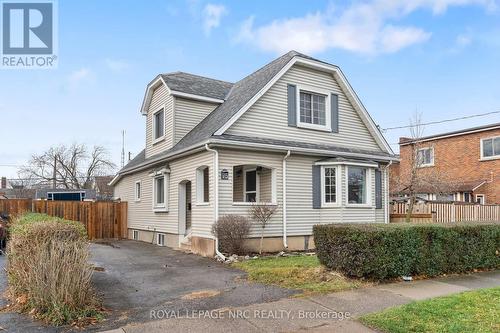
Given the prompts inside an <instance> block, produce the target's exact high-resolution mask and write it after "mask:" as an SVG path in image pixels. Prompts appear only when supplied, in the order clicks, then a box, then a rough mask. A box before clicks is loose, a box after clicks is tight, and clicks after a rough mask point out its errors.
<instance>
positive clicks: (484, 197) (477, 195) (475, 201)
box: [474, 194, 486, 205]
mask: <svg viewBox="0 0 500 333" xmlns="http://www.w3.org/2000/svg"><path fill="white" fill-rule="evenodd" d="M474 197H475V199H476V200H474V203H477V197H481V198H483V203H482V205H486V195H484V194H476V195H474Z"/></svg>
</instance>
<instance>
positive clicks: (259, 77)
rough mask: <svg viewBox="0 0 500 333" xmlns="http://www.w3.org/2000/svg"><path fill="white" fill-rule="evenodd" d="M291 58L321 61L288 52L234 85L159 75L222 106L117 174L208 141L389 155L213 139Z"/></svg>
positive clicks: (190, 76) (182, 75) (176, 87)
mask: <svg viewBox="0 0 500 333" xmlns="http://www.w3.org/2000/svg"><path fill="white" fill-rule="evenodd" d="M295 56H300V57H302V58H305V59H310V60H315V61H319V62H323V61H320V60H317V59H314V58H312V57H309V56H307V55H304V54H302V53H299V52H296V51H290V52H288V53H286V54H285V55H283V56H281V57H279V58H277V59H275V60H273V61H272V62H270V63H268V64H267V65H265V66H264V67H262V68H260V69H259V70H257V71H255V72H254V73H252V74H250V75H248V76H247V77H245V78H243V79H241V80H240V81H238V82H236V83H234V84H232V83H229V82H224V81H219V80H213V79H210V78H205V77H201V76H197V75H193V74H188V73H183V72H175V73H170V74H162V77H163V79H164V80H165V83H166V84H167V85H168V86H169V88H170V89H171V90H175V91H180V92H185V93H189V94H195V95H202V96H206V97H212V98H218V99H224V100H225V101H224V103H222V104H220V105H219V106H218V107H217V108H216V109H215V110H214V111H212V112H211V113H209V114H208V115H207V117H205V119H203V120H202V121H201V122H200V123H199V124H198V125H196V126H195V127H194V128H193V129H192V130H191V131H190V132H189V133H187V134H186V135H185V136H184V137H183V138H182V139H181V140H180V141H179V142H178V143H177V144H176V145H175V146H174V147H172V148H171V149H169V150H167V151H164V152H162V153H160V154H157V155H155V156H154V157H150V158H148V159H146V158H145V153H144V151H142V152H141V153H139V154H138V155H137V156H136V157H135V158H134V159H133V160H132V161H130V162H129V163H128V164H127V165H126V166H125V167H124V168H123V169H122V170H120V173H122V172H124V171H128V170H130V169H134V168H135V167H137V166H138V165H142V164H147V163H148V162H149V161H158V160H161V158H162V156H163V157H165V156H168V155H170V154H172V153H173V152H175V151H177V150H180V149H183V148H187V147H190V146H193V145H196V144H198V143H200V142H202V141H204V140H207V139H210V138H217V139H223V140H232V141H241V142H253V143H267V144H274V145H282V146H287V147H299V148H309V149H322V150H323V149H324V150H335V151H338V152H351V153H352V152H354V153H365V154H371V155H380V156H391V155H390V154H386V153H380V152H374V151H364V150H359V149H349V148H343V147H335V146H330V145H322V144H309V143H304V142H293V141H283V140H272V139H264V138H249V137H241V136H230V135H221V136H216V137H214V136H213V135H214V133H215V132H216V131H217V130H218V129H219V128H220V127H222V126H223V125H224V124H225V123H227V122H228V121H229V120H230V119H231V118H232V117H233V116H234V115H235V114H236V113H237V112H238V111H239V110H240V109H241V108H242V107H243V106H244V105H245V104H247V103H248V102H249V101H250V100H251V99H252V97H254V96H255V95H256V94H257V93H258V92H259V91H260V90H261V89H262V88H264V86H265V85H266V84H267V83H268V82H269V81H270V80H271V79H272V78H273V77H274V76H275V75H276V74H278V73H279V71H281V69H282V68H283V67H285V66H286V64H287V63H288V62H289V61H290V60H292V58H293V57H295ZM323 63H324V62H323Z"/></svg>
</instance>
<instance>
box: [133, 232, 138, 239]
mask: <svg viewBox="0 0 500 333" xmlns="http://www.w3.org/2000/svg"><path fill="white" fill-rule="evenodd" d="M132 239H133V240H139V231H138V230H133V231H132Z"/></svg>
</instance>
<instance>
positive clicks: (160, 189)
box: [153, 173, 169, 212]
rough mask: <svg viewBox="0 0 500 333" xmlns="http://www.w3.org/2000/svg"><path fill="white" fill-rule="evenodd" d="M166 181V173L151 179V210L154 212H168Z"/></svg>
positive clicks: (167, 177)
mask: <svg viewBox="0 0 500 333" xmlns="http://www.w3.org/2000/svg"><path fill="white" fill-rule="evenodd" d="M168 181H169V174H168V173H165V174H161V175H156V176H154V177H153V210H154V211H155V212H167V211H168V187H169V184H168Z"/></svg>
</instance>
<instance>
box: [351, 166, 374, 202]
mask: <svg viewBox="0 0 500 333" xmlns="http://www.w3.org/2000/svg"><path fill="white" fill-rule="evenodd" d="M368 170H369V169H367V168H364V167H358V166H348V167H347V203H348V204H352V205H366V204H368V203H369V201H368V199H369V198H368V178H369V177H368V175H369V173H368Z"/></svg>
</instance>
